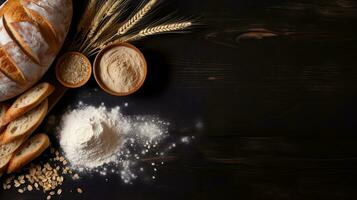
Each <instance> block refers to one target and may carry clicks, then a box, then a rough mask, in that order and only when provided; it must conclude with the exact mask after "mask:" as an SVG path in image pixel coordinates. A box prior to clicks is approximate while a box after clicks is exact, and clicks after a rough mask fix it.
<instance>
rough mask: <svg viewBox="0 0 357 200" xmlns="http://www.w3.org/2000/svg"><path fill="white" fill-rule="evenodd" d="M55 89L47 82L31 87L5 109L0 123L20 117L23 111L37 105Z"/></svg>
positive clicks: (3, 123)
mask: <svg viewBox="0 0 357 200" xmlns="http://www.w3.org/2000/svg"><path fill="white" fill-rule="evenodd" d="M54 90H55V88H54V86H52V85H51V84H49V83H40V84H38V85H36V86H35V87H33V88H31V89H30V90H28V91H27V92H25V93H24V94H22V95H21V96H20V97H18V98H17V99H16V101H15V102H14V103H13V104H12V105H11V107H10V108H9V109H8V110H7V111H6V114H5V116H4V118H3V120H2V123H1V124H0V125H2V126H4V125H6V124H8V123H10V122H11V121H14V120H15V119H17V118H19V117H21V116H22V115H24V114H25V113H27V112H29V111H31V110H32V109H34V108H35V107H36V106H38V105H39V104H40V103H41V102H42V101H43V100H44V99H45V98H47V97H48V96H49V95H50V94H52V92H53V91H54Z"/></svg>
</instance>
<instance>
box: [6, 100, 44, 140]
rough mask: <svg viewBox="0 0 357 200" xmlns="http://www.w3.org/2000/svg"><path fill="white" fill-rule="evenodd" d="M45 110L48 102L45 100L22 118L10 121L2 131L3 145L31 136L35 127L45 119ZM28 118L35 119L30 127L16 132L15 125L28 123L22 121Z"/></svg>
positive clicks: (16, 127)
mask: <svg viewBox="0 0 357 200" xmlns="http://www.w3.org/2000/svg"><path fill="white" fill-rule="evenodd" d="M47 110H48V100H47V99H45V100H44V101H43V102H42V103H41V104H40V105H38V106H37V107H36V108H34V109H33V110H32V111H30V112H28V113H26V114H25V115H24V116H22V117H20V118H18V119H16V120H15V121H12V122H11V123H10V124H9V125H8V126H7V127H6V129H5V131H4V134H3V139H2V142H3V143H4V144H7V143H10V142H12V141H14V140H16V139H18V138H21V137H26V136H28V135H31V134H32V133H33V132H34V131H35V130H36V129H37V127H39V126H40V124H41V122H42V121H43V119H44V118H45V117H46V114H47ZM29 117H35V118H36V119H34V121H31V125H29V127H27V128H25V130H21V131H18V130H19V128H18V126H17V123H20V122H22V121H24V123H28V120H24V119H25V118H29ZM21 125H23V124H21Z"/></svg>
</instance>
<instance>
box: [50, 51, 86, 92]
mask: <svg viewBox="0 0 357 200" xmlns="http://www.w3.org/2000/svg"><path fill="white" fill-rule="evenodd" d="M68 56H80V57H81V58H82V59H83V60H84V62H85V65H86V67H87V68H88V74H87V75H86V76H85V77H84V78H83V80H81V81H80V82H79V83H77V84H70V83H68V82H66V81H64V80H63V79H62V77H61V73H60V69H61V65H62V63H63V61H64V59H65V58H66V57H68ZM91 75H92V64H91V62H90V61H89V59H88V58H87V57H86V56H85V55H83V54H82V53H79V52H67V53H65V54H63V55H62V56H61V58H60V59H59V60H58V61H57V64H56V78H57V80H58V81H59V82H60V83H61V84H62V85H63V86H65V87H68V88H79V87H82V86H83V85H84V84H86V83H87V82H88V81H89V79H90V77H91Z"/></svg>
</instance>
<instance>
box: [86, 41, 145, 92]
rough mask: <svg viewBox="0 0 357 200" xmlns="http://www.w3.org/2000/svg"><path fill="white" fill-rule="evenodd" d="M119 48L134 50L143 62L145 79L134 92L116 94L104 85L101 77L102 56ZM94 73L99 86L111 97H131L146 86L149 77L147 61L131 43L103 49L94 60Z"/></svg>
mask: <svg viewBox="0 0 357 200" xmlns="http://www.w3.org/2000/svg"><path fill="white" fill-rule="evenodd" d="M118 46H124V47H128V48H131V49H133V50H135V51H136V52H137V53H139V55H140V57H141V59H142V61H143V63H144V64H143V66H142V67H143V69H144V77H143V78H142V80H140V82H139V83H138V84H137V85H136V86H135V87H133V88H132V90H130V91H129V92H116V91H113V90H111V89H109V88H108V87H107V86H106V85H105V84H104V83H103V81H102V80H101V77H100V75H99V69H100V61H101V58H102V56H103V55H104V53H106V52H107V51H108V50H110V49H112V48H114V47H118ZM93 73H94V78H95V80H96V81H97V83H98V85H99V86H100V87H101V88H102V89H103V90H104V91H105V92H107V93H109V94H111V95H114V96H128V95H131V94H133V93H135V92H137V91H138V90H139V89H140V88H141V87H142V86H143V84H144V82H145V80H146V76H147V62H146V59H145V57H144V55H143V53H142V52H141V51H140V50H139V49H138V48H136V47H135V46H134V45H131V44H129V43H115V44H111V45H108V46H107V47H105V48H104V49H102V50H101V51H100V52H99V53H98V55H97V56H96V58H95V60H94V65H93Z"/></svg>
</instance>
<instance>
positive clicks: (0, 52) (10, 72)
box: [0, 47, 27, 84]
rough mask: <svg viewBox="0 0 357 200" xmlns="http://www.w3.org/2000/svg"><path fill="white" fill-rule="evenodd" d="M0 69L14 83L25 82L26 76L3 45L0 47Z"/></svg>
mask: <svg viewBox="0 0 357 200" xmlns="http://www.w3.org/2000/svg"><path fill="white" fill-rule="evenodd" d="M0 66H1V67H0V71H1V72H2V73H4V74H5V75H6V76H7V77H9V78H10V79H11V80H13V81H15V82H16V83H20V84H24V83H26V81H27V80H26V78H25V76H24V74H23V73H22V72H21V70H20V69H19V68H18V67H17V66H16V64H15V63H14V61H13V60H12V59H11V58H10V56H9V55H8V54H7V52H6V51H4V49H3V47H0Z"/></svg>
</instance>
